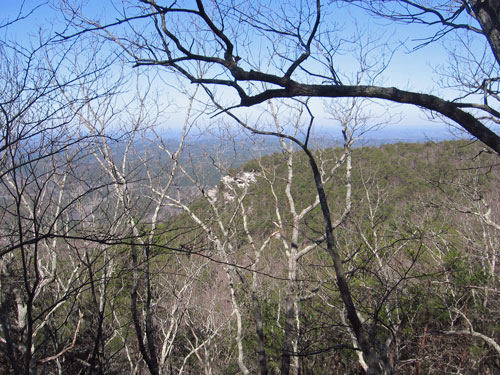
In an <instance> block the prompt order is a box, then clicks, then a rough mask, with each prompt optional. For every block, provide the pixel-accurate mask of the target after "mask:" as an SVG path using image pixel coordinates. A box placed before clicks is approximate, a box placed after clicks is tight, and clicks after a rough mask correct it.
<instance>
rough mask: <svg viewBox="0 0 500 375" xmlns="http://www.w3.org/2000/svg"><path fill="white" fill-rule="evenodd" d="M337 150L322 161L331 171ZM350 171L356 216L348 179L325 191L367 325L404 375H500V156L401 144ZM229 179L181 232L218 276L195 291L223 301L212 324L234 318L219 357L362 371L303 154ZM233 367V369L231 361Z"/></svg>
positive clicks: (368, 155) (454, 145) (356, 161)
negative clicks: (288, 356) (237, 354)
mask: <svg viewBox="0 0 500 375" xmlns="http://www.w3.org/2000/svg"><path fill="white" fill-rule="evenodd" d="M341 151H342V150H339V149H335V150H323V151H321V152H318V155H321V156H320V157H321V159H322V160H324V162H325V164H324V168H325V169H329V168H331V167H332V166H334V165H335V161H336V160H338V159H337V158H338V157H339V156H340V154H341ZM318 157H319V156H318ZM352 163H353V170H352V181H351V187H352V195H351V197H350V199H351V200H352V207H351V208H350V210H349V214H348V215H346V216H343V217H342V215H343V214H344V213H345V211H344V210H345V200H346V180H345V170H344V169H343V168H341V169H338V170H336V171H335V173H334V174H332V175H331V178H330V179H329V182H328V184H327V192H328V199H329V200H330V203H331V207H333V210H334V212H333V216H334V219H335V220H337V219H341V220H339V221H338V223H337V225H336V227H335V232H334V233H335V237H336V241H337V243H338V247H339V251H340V253H341V255H342V259H343V263H344V266H345V269H346V273H347V275H348V280H349V284H350V286H351V287H352V290H353V295H354V297H355V303H356V305H357V307H358V311H359V315H360V318H361V319H362V321H363V322H364V324H366V325H368V326H369V327H370V330H371V331H372V332H374V335H375V336H376V337H377V339H378V340H379V344H380V345H383V346H384V350H386V351H387V353H388V356H389V358H390V360H391V362H392V364H393V366H394V368H395V373H400V374H405V373H426V374H437V373H458V372H461V373H468V374H476V373H485V374H486V373H496V372H498V371H499V362H498V354H499V352H498V349H499V346H498V342H499V336H498V332H499V327H498V314H499V313H500V311H499V306H500V304H499V302H500V301H499V297H500V295H499V289H498V287H499V280H498V276H497V272H498V269H497V266H496V262H497V260H498V255H499V254H498V246H497V245H498V242H497V241H498V239H499V237H498V236H499V227H498V214H499V206H498V192H497V188H496V187H497V186H498V178H499V171H498V167H497V161H496V159H495V157H492V156H490V155H487V154H485V153H484V150H481V148H480V147H478V145H475V144H467V143H466V142H445V143H438V144H433V143H426V144H394V145H386V146H383V147H381V148H369V147H366V148H361V149H356V150H354V151H353V162H352ZM249 175H251V176H254V177H253V179H249V178H248V176H249ZM230 176H232V178H231V179H229V178H227V179H225V182H223V183H221V185H220V186H219V189H218V192H217V194H216V195H215V194H214V195H209V197H208V198H207V200H206V201H199V202H197V203H195V204H194V205H193V206H191V207H190V208H189V214H186V215H183V216H181V217H177V218H176V219H175V220H174V221H173V222H172V225H179V226H180V227H181V228H186V227H189V226H190V224H189V223H192V224H191V225H192V226H193V231H192V232H190V233H189V234H187V235H186V234H185V235H181V237H180V238H181V239H182V240H181V239H179V238H177V240H178V241H180V243H181V244H183V245H181V247H182V246H184V248H186V249H189V251H190V252H192V253H193V254H198V257H201V259H204V258H206V259H211V260H212V262H211V263H210V265H209V266H208V268H207V270H206V271H205V272H208V274H209V275H210V277H207V278H206V279H203V281H202V283H201V285H199V288H200V292H201V293H203V294H204V295H205V296H206V297H207V298H208V299H209V300H211V301H216V300H217V301H220V303H218V304H216V305H215V306H218V308H216V307H215V306H211V314H212V315H213V316H219V319H221V317H222V316H226V317H227V319H229V317H230V316H231V315H230V314H235V315H236V316H235V317H234V318H235V319H236V327H234V328H233V329H235V330H236V332H234V331H233V332H232V333H231V334H226V335H225V339H226V340H227V339H228V338H229V337H231V338H232V339H231V340H230V341H224V344H218V347H219V348H220V347H224V348H231V347H233V345H236V346H237V345H242V347H243V351H242V352H243V353H244V358H245V363H246V364H247V366H248V367H249V371H250V372H251V373H254V372H257V371H258V364H259V362H258V361H259V358H263V357H265V358H266V361H267V363H268V366H269V371H270V372H271V373H273V372H274V371H278V369H279V366H280V361H281V359H282V357H283V356H284V355H285V353H284V352H283V345H284V341H285V340H287V339H288V340H290V341H291V342H292V348H293V352H292V363H294V364H295V365H296V366H297V368H298V369H300V370H299V371H300V373H306V374H312V373H317V374H323V373H339V374H356V373H362V370H361V369H362V367H363V365H364V363H363V360H362V357H359V356H358V355H357V354H356V351H353V350H352V348H355V347H356V346H357V344H356V340H355V338H354V337H353V335H352V332H350V330H349V328H348V327H347V326H346V316H345V314H346V312H345V310H344V309H343V308H342V302H341V300H340V296H339V294H338V291H337V288H336V282H335V275H334V272H333V270H332V268H331V267H332V266H331V264H330V262H329V259H328V257H327V254H326V252H325V250H324V248H323V243H322V242H321V241H318V237H320V233H322V230H323V228H322V221H321V217H320V213H319V207H318V206H317V202H315V193H314V186H313V182H312V176H311V175H310V173H308V168H307V161H306V160H305V158H304V156H303V155H300V154H293V155H286V154H275V155H272V156H267V157H264V158H262V159H261V160H254V161H252V162H249V163H248V164H246V165H245V166H243V167H242V168H241V169H238V170H233V171H232V172H231V174H230ZM245 176H246V177H245ZM246 181H248V182H246ZM294 211H295V212H296V213H298V215H297V214H296V213H295V212H294ZM304 212H305V214H304V215H301V214H302V213H304ZM190 215H191V218H190V217H189V216H190ZM195 218H199V220H200V222H199V224H200V228H196V219H195ZM193 219H194V221H193ZM174 233H177V232H174ZM193 241H194V242H193ZM193 256H194V255H193ZM193 256H191V257H188V258H189V259H192V257H193ZM214 260H215V261H216V263H214V262H213V261H214ZM218 263H220V264H218ZM224 272H226V276H225V275H224ZM208 274H207V275H208ZM222 301H225V302H226V303H227V306H225V307H224V309H222V305H223V304H222ZM196 305H198V304H196ZM238 319H241V331H240V332H239V333H238V328H237V325H238ZM287 319H289V321H287ZM202 321H203V320H202ZM228 328H229V327H228ZM200 329H201V328H200ZM204 329H206V327H204ZM232 340H234V341H235V342H234V343H233V344H231V341H232ZM211 342H213V343H214V345H215V342H216V340H215V338H212V339H211ZM207 345H208V344H207ZM204 350H208V346H204ZM213 355H215V353H213V352H212V354H210V357H209V358H213V357H212V356H213ZM218 355H219V354H217V356H218ZM207 356H208V354H207ZM224 357H225V358H227V359H228V361H227V362H226V363H225V365H224V366H229V368H230V366H231V361H230V360H229V358H230V357H231V356H230V353H225V354H224ZM235 360H236V358H233V361H235ZM215 363H217V366H220V365H221V363H220V362H219V361H215V362H214V364H215ZM233 365H234V362H233ZM197 371H201V368H200V370H197ZM225 371H227V370H225V368H224V367H217V370H216V371H215V372H217V373H223V372H225Z"/></svg>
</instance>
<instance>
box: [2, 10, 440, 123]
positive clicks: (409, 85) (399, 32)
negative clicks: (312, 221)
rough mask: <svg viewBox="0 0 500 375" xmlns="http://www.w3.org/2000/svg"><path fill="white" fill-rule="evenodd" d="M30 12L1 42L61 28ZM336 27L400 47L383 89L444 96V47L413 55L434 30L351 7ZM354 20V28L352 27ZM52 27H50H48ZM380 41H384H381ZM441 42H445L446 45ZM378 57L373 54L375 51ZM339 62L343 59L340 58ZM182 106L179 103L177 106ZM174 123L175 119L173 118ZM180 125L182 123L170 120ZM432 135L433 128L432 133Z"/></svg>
mask: <svg viewBox="0 0 500 375" xmlns="http://www.w3.org/2000/svg"><path fill="white" fill-rule="evenodd" d="M0 3H1V8H2V13H1V14H0V22H1V23H2V24H4V23H5V22H7V21H9V20H12V19H14V18H15V17H16V16H17V15H18V14H19V12H20V7H21V4H22V2H18V1H11V0H0ZM84 4H85V9H86V11H90V12H93V13H94V14H99V15H104V14H106V16H107V17H108V19H112V18H113V14H114V12H115V10H114V7H113V5H112V1H110V0H101V1H96V0H87V1H85V2H84ZM32 9H35V10H34V13H33V14H31V15H30V16H29V17H28V18H27V19H25V20H21V21H20V22H18V23H17V24H15V25H12V26H11V27H9V28H8V29H6V28H4V29H2V30H0V33H1V34H0V35H1V37H2V38H8V39H15V40H17V41H18V42H19V43H21V44H22V43H28V40H29V39H28V37H29V36H32V37H33V36H34V35H36V34H37V33H38V31H39V30H40V29H45V28H47V27H49V28H51V29H52V30H53V31H54V30H55V31H61V30H62V27H63V25H64V24H63V23H62V22H60V20H61V14H60V13H59V12H57V11H56V10H55V9H54V7H53V6H51V5H50V3H48V2H47V1H43V0H26V1H25V2H24V3H23V8H22V11H21V13H20V14H21V15H26V14H27V13H28V12H29V11H30V10H32ZM335 17H336V23H337V25H338V27H339V28H340V29H341V31H342V33H344V34H345V35H348V34H350V33H353V32H354V31H355V30H356V29H358V30H363V31H364V35H367V37H372V36H375V39H376V38H380V40H382V39H383V38H387V40H389V41H391V43H394V44H395V43H398V42H399V43H401V45H400V47H399V48H398V50H397V52H396V53H395V54H394V56H393V58H392V61H391V64H390V66H389V68H388V69H387V70H386V71H385V73H384V77H385V79H384V80H383V81H382V83H381V84H382V85H384V86H394V87H398V88H402V89H409V90H412V91H420V92H426V93H433V94H441V95H443V94H444V95H447V94H449V93H447V92H446V91H443V90H441V89H439V88H438V85H437V84H436V81H437V79H438V76H437V75H436V74H435V72H434V70H435V69H436V68H438V67H439V66H444V65H445V64H446V62H447V54H446V52H445V51H444V45H443V42H441V41H438V42H435V43H433V44H431V45H429V46H427V47H425V48H422V49H419V50H417V51H413V48H414V47H415V46H417V45H418V44H419V41H418V39H419V38H422V37H425V36H430V35H433V33H434V32H435V30H433V29H430V28H428V27H427V28H426V27H425V26H421V25H418V26H408V25H405V26H401V25H395V24H394V23H388V22H386V21H383V20H377V21H376V22H374V20H373V19H371V18H369V17H368V16H367V15H366V13H365V12H364V11H362V10H361V9H358V8H355V7H349V8H347V7H342V8H340V9H338V10H337V11H336V13H335ZM353 20H355V21H356V22H355V23H354V22H353ZM50 25H52V26H50ZM381 36H383V37H381ZM445 42H446V41H445ZM374 52H375V54H377V53H378V52H377V51H374ZM340 59H343V57H340ZM345 59H346V60H345V64H344V65H346V66H348V65H349V64H350V61H349V58H345ZM180 105H181V106H182V103H181V104H180ZM313 107H314V108H315V109H316V110H317V112H318V118H319V120H318V122H319V123H322V124H328V123H329V120H328V115H326V114H325V113H324V112H323V103H322V101H321V100H316V101H314V104H313ZM370 108H371V109H372V111H374V112H376V113H382V112H383V108H382V107H380V106H371V107H370ZM391 112H393V113H394V114H395V116H393V117H392V120H393V121H395V119H398V118H400V121H399V124H401V125H399V126H403V125H409V126H411V127H413V128H414V127H415V126H419V125H422V126H424V127H425V129H426V130H427V132H429V129H430V128H429V127H428V124H429V123H430V121H429V120H428V119H427V117H426V115H425V114H423V113H422V112H421V111H420V110H418V109H417V108H415V107H411V106H400V107H398V108H396V109H394V110H391ZM172 116H173V117H175V114H172ZM174 121H175V122H180V121H181V118H180V117H179V118H176V119H174ZM436 129H437V128H436Z"/></svg>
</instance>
